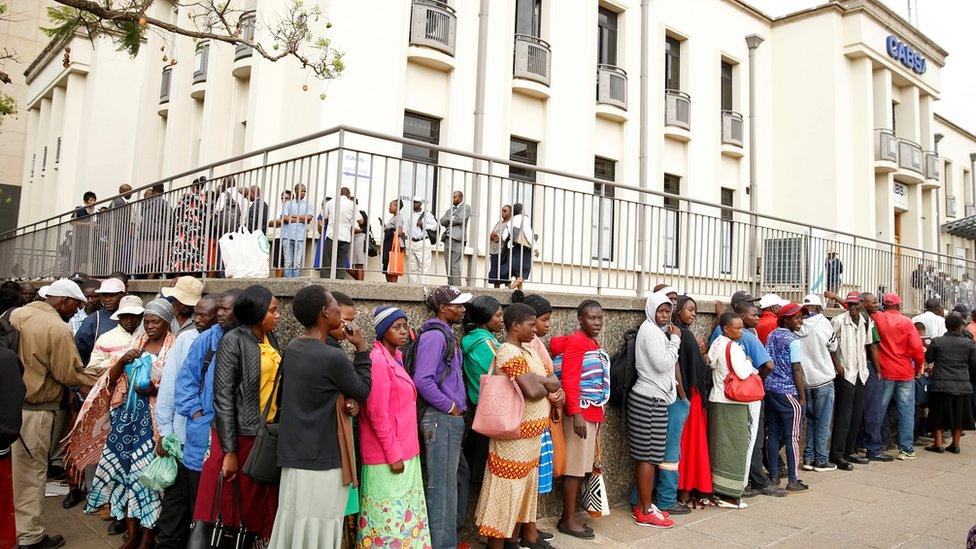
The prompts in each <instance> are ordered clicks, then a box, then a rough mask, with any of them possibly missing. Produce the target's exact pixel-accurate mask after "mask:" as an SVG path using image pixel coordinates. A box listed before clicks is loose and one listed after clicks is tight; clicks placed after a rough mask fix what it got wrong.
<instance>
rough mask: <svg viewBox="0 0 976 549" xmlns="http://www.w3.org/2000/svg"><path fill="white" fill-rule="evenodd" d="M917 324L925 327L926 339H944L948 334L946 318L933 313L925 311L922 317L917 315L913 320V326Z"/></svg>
mask: <svg viewBox="0 0 976 549" xmlns="http://www.w3.org/2000/svg"><path fill="white" fill-rule="evenodd" d="M916 322H918V323H921V324H924V325H925V337H927V338H935V337H942V336H944V335H945V334H946V327H945V318H944V317H941V316H939V315H937V314H935V313H933V312H932V311H925V312H924V313H922V314H920V315H915V317H913V318H912V324H915V323H916Z"/></svg>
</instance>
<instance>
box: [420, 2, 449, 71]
mask: <svg viewBox="0 0 976 549" xmlns="http://www.w3.org/2000/svg"><path fill="white" fill-rule="evenodd" d="M456 34H457V15H456V13H455V12H454V8H452V7H451V6H449V5H448V3H447V2H440V1H438V0H413V11H412V12H411V14H410V45H411V46H426V47H428V48H433V49H435V50H437V51H441V52H444V53H446V54H447V55H450V56H451V57H454V42H455V36H456Z"/></svg>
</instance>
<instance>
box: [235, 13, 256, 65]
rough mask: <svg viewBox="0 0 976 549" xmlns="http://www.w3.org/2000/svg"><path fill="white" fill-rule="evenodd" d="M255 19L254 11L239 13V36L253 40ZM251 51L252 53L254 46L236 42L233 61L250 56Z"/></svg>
mask: <svg viewBox="0 0 976 549" xmlns="http://www.w3.org/2000/svg"><path fill="white" fill-rule="evenodd" d="M255 21H256V18H255V13H254V11H248V12H245V13H244V14H243V15H241V21H240V27H241V38H244V39H245V40H254V25H255ZM252 53H254V48H252V47H251V46H248V45H246V44H236V45H235V46H234V61H240V60H241V59H244V58H245V57H251V54H252Z"/></svg>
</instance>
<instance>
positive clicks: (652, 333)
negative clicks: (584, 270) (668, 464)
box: [627, 292, 681, 528]
mask: <svg viewBox="0 0 976 549" xmlns="http://www.w3.org/2000/svg"><path fill="white" fill-rule="evenodd" d="M671 307H672V305H671V300H670V299H669V298H668V296H667V294H664V293H661V292H658V293H655V294H652V295H651V296H650V297H648V298H647V305H646V307H645V311H646V313H647V320H645V321H644V323H643V324H642V325H641V327H640V331H638V332H637V348H636V355H637V356H636V359H637V382H636V383H634V387H633V388H632V389H631V390H630V395H629V396H628V397H627V426H628V433H629V435H630V437H629V438H630V457H632V458H633V459H634V461H636V464H635V465H634V481H635V483H636V484H637V505H636V506H634V508H633V515H634V522H635V523H636V524H637V525H638V526H650V527H654V528H671V527H672V526H674V521H673V520H672V519H671V518H670V517H668V516H665V515H664V514H663V513H662V512H661V511H660V510H659V509H658V508H657V506H655V505H654V504H653V503H651V490H652V489H653V488H654V473H655V468H656V467H658V466H660V465H661V462H662V461H663V460H664V445H665V442H666V439H667V432H668V406H670V405H671V404H672V403H673V402H674V400H675V397H676V394H677V391H676V388H675V364H676V363H677V361H678V349H679V347H680V346H681V338H680V336H679V334H680V332H679V331H678V329H677V328H676V327H675V326H673V325H672V324H670V320H671Z"/></svg>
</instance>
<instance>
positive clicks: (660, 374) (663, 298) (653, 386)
mask: <svg viewBox="0 0 976 549" xmlns="http://www.w3.org/2000/svg"><path fill="white" fill-rule="evenodd" d="M664 303H668V304H670V303H671V300H670V299H668V296H667V294H665V293H662V292H657V293H654V294H651V296H650V297H648V298H647V304H646V305H645V307H644V312H645V313H647V319H646V320H645V321H644V323H643V324H641V327H640V330H639V331H638V332H637V348H636V352H637V357H636V358H637V382H636V383H635V384H634V388H633V391H635V392H636V393H638V394H640V395H643V396H647V397H651V398H657V399H661V400H663V401H664V402H665V403H667V404H672V403H673V402H674V400H675V396H676V390H675V378H674V368H675V364H676V363H677V362H678V349H679V348H680V347H681V338H680V337H678V336H676V335H670V334H668V333H667V332H665V331H664V330H663V329H662V328H661V327H660V326H658V325H657V323H656V322H655V321H654V316H655V314H656V312H657V308H658V307H660V306H661V305H662V304H664Z"/></svg>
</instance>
